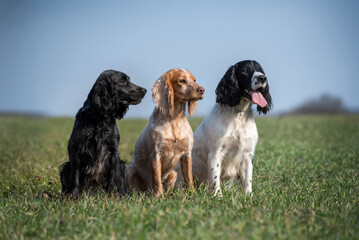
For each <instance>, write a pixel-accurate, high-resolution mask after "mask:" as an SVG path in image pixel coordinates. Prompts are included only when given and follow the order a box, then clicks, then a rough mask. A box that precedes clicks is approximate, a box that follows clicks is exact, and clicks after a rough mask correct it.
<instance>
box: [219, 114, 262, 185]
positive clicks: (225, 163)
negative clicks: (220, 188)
mask: <svg viewBox="0 0 359 240" xmlns="http://www.w3.org/2000/svg"><path fill="white" fill-rule="evenodd" d="M257 138H258V134H257V130H256V127H255V123H254V121H248V122H245V121H238V122H235V124H232V125H230V126H228V131H227V133H226V135H225V137H224V138H223V141H222V146H221V150H220V151H221V154H222V156H223V157H222V162H221V169H222V170H221V172H222V173H221V176H222V177H223V178H232V177H235V176H237V175H238V171H239V169H240V166H241V162H242V160H243V158H244V153H246V152H249V153H252V154H253V153H254V149H255V145H256V142H257Z"/></svg>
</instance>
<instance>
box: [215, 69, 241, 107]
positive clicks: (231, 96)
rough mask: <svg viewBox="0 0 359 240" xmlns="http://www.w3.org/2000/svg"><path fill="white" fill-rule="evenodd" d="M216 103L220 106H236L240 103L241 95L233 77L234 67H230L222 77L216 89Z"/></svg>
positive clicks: (236, 81)
mask: <svg viewBox="0 0 359 240" xmlns="http://www.w3.org/2000/svg"><path fill="white" fill-rule="evenodd" d="M216 96H217V97H216V102H217V103H219V104H220V105H228V106H231V107H233V106H236V105H238V104H239V103H240V101H241V98H242V94H241V91H240V88H239V83H238V80H237V78H236V76H235V65H234V66H231V67H230V68H229V69H228V70H227V72H226V73H225V74H224V76H223V77H222V79H221V81H220V82H219V83H218V86H217V88H216Z"/></svg>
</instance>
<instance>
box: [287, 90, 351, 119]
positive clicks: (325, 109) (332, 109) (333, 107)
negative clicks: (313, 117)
mask: <svg viewBox="0 0 359 240" xmlns="http://www.w3.org/2000/svg"><path fill="white" fill-rule="evenodd" d="M348 113H349V110H348V109H347V108H346V107H345V106H344V104H343V102H342V100H341V99H340V98H338V97H334V96H331V95H329V94H323V95H321V96H320V97H319V98H318V99H312V100H309V101H307V102H305V103H303V104H302V105H300V106H299V107H297V108H295V109H294V110H292V111H290V112H289V113H288V114H293V115H305V114H348Z"/></svg>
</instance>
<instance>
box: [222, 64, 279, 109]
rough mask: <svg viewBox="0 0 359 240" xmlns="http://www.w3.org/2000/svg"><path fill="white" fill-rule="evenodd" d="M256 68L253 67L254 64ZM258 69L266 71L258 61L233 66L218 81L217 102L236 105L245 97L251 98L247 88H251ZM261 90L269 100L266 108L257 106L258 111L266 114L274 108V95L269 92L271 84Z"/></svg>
mask: <svg viewBox="0 0 359 240" xmlns="http://www.w3.org/2000/svg"><path fill="white" fill-rule="evenodd" d="M252 63H253V65H254V67H255V69H253V65H252ZM243 69H247V73H246V74H243V72H242V71H243ZM255 70H256V71H258V72H261V73H263V74H265V73H264V71H263V69H262V67H261V65H260V64H259V63H257V62H256V61H250V60H246V61H241V62H238V63H236V64H235V65H233V66H231V67H230V68H229V69H228V70H227V72H226V73H225V74H224V76H223V77H222V79H221V81H220V82H219V83H218V86H217V89H216V95H217V99H216V102H217V103H218V104H220V105H227V106H231V107H233V106H236V105H238V104H239V103H240V101H241V99H242V98H243V97H245V98H248V99H251V97H250V95H249V94H248V93H247V92H246V90H252V89H251V79H252V76H253V73H254V72H255ZM259 91H260V92H261V93H262V95H263V97H264V98H265V99H266V101H267V103H268V104H267V106H265V107H264V108H262V107H260V106H257V111H258V113H264V114H266V113H267V112H268V111H269V110H270V109H271V108H272V105H273V103H272V97H271V95H270V93H269V84H268V82H267V85H266V87H265V88H260V89H259Z"/></svg>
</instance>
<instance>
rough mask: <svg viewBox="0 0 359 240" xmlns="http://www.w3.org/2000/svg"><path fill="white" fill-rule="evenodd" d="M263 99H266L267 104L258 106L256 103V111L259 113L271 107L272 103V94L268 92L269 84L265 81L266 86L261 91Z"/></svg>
mask: <svg viewBox="0 0 359 240" xmlns="http://www.w3.org/2000/svg"><path fill="white" fill-rule="evenodd" d="M261 93H262V95H263V97H264V99H265V100H266V101H267V106H265V107H264V108H262V107H260V106H259V105H257V111H258V113H259V114H261V113H263V114H266V113H267V112H268V111H269V110H271V109H272V106H273V103H272V96H271V95H270V93H269V85H268V82H267V86H266V87H265V88H264V89H263V90H262V91H261Z"/></svg>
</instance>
